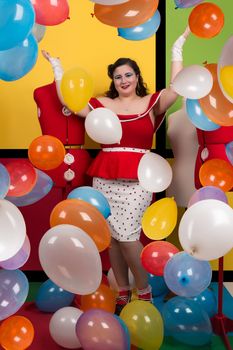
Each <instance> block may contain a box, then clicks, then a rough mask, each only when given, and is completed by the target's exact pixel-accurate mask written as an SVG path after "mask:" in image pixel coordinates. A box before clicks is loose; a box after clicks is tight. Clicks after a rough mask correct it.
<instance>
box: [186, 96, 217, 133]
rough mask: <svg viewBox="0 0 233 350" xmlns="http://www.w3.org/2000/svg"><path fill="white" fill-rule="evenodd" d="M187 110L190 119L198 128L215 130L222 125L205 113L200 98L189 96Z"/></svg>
mask: <svg viewBox="0 0 233 350" xmlns="http://www.w3.org/2000/svg"><path fill="white" fill-rule="evenodd" d="M186 110H187V115H188V117H189V119H190V120H191V122H192V123H193V124H194V125H195V127H196V128H198V129H201V130H204V131H213V130H217V129H219V128H220V125H218V124H215V123H214V122H212V120H210V119H209V118H207V116H206V115H205V113H203V111H202V109H201V106H200V103H199V101H198V100H195V99H193V100H191V99H189V98H187V100H186Z"/></svg>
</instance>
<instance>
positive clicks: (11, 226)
mask: <svg viewBox="0 0 233 350" xmlns="http://www.w3.org/2000/svg"><path fill="white" fill-rule="evenodd" d="M25 237H26V225H25V221H24V218H23V215H22V214H21V212H20V211H19V209H18V208H17V207H16V206H15V205H14V204H12V203H10V202H9V201H7V200H5V199H1V200H0V262H1V261H4V260H7V259H9V258H12V257H13V256H14V255H15V254H16V253H17V252H18V251H19V250H20V248H21V247H22V245H23V243H24V241H25Z"/></svg>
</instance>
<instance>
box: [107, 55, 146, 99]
mask: <svg viewBox="0 0 233 350" xmlns="http://www.w3.org/2000/svg"><path fill="white" fill-rule="evenodd" d="M125 64H127V65H128V66H130V67H131V68H132V69H133V70H134V72H135V74H136V75H137V77H138V83H137V87H136V94H137V95H138V96H141V97H143V96H146V95H148V90H147V86H146V84H145V83H144V81H143V79H142V76H141V71H140V69H139V67H138V65H137V63H136V62H135V61H134V60H131V59H130V58H124V57H121V58H118V60H117V61H116V62H115V63H113V64H110V65H109V66H108V76H109V78H110V79H112V81H111V84H110V86H109V90H108V91H107V92H106V93H105V96H107V97H110V98H116V97H118V96H119V95H118V92H117V90H116V88H115V85H114V82H113V73H114V71H115V69H116V68H118V67H120V66H123V65H125Z"/></svg>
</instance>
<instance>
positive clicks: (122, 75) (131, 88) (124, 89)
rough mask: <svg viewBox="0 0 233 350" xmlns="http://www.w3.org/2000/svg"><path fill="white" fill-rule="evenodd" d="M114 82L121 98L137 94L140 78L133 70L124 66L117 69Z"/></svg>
mask: <svg viewBox="0 0 233 350" xmlns="http://www.w3.org/2000/svg"><path fill="white" fill-rule="evenodd" d="M113 82H114V85H115V88H116V90H117V92H118V94H119V96H129V95H131V94H135V92H136V87H137V83H138V76H137V75H136V74H135V71H134V70H133V68H131V67H130V66H129V65H127V64H124V65H123V66H119V67H117V68H116V69H115V71H114V73H113Z"/></svg>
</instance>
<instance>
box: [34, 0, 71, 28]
mask: <svg viewBox="0 0 233 350" xmlns="http://www.w3.org/2000/svg"><path fill="white" fill-rule="evenodd" d="M31 3H32V5H33V7H34V10H35V13H36V23H38V24H42V25H44V26H54V25H56V24H60V23H62V22H64V21H65V20H66V19H67V18H68V16H69V5H68V2H67V0H56V1H54V0H42V1H41V0H31Z"/></svg>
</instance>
